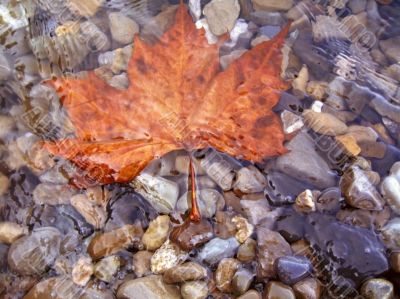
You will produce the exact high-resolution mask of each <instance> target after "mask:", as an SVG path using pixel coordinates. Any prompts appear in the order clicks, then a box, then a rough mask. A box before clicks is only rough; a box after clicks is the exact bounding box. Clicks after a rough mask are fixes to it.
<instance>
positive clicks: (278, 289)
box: [263, 281, 296, 299]
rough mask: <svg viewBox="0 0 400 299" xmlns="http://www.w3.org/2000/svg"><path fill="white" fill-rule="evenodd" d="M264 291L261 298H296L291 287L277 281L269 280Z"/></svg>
mask: <svg viewBox="0 0 400 299" xmlns="http://www.w3.org/2000/svg"><path fill="white" fill-rule="evenodd" d="M264 292H265V293H264V297H263V299H296V296H295V294H294V292H293V290H292V288H291V287H289V286H287V285H285V284H283V283H281V282H278V281H270V282H269V283H268V284H267V286H266V288H265V291H264Z"/></svg>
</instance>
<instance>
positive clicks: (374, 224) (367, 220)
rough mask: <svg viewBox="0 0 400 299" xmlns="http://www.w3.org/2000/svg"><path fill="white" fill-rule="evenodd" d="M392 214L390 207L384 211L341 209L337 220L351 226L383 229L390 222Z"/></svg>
mask: <svg viewBox="0 0 400 299" xmlns="http://www.w3.org/2000/svg"><path fill="white" fill-rule="evenodd" d="M390 214H391V213H390V209H389V207H385V208H384V209H383V210H382V211H367V210H360V209H341V210H340V211H339V212H338V213H337V214H336V218H337V219H338V220H340V221H341V222H343V223H347V224H350V225H356V226H361V227H365V228H376V229H381V228H382V227H383V226H384V225H385V224H386V223H387V222H388V221H389V218H390Z"/></svg>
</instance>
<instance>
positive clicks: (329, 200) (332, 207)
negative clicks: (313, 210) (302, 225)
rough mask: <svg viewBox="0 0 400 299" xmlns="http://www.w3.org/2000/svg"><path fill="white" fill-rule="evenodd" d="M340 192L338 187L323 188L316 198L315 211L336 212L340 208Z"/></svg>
mask: <svg viewBox="0 0 400 299" xmlns="http://www.w3.org/2000/svg"><path fill="white" fill-rule="evenodd" d="M341 201H342V194H341V191H340V189H339V188H336V187H332V188H327V189H325V190H324V191H323V192H322V193H321V195H319V196H318V198H317V200H316V207H317V211H319V212H321V213H332V214H333V213H336V212H337V211H338V210H339V209H340V203H341Z"/></svg>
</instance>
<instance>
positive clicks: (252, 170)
mask: <svg viewBox="0 0 400 299" xmlns="http://www.w3.org/2000/svg"><path fill="white" fill-rule="evenodd" d="M266 185H267V180H266V179H265V176H264V175H263V174H262V173H261V172H260V171H259V170H258V169H257V168H256V167H254V166H248V167H243V168H241V169H240V170H239V171H238V172H237V173H236V181H235V183H234V184H233V188H234V189H236V190H240V191H241V192H243V193H257V192H262V191H263V190H264V188H265V186H266Z"/></svg>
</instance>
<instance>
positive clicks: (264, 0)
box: [252, 0, 293, 11]
mask: <svg viewBox="0 0 400 299" xmlns="http://www.w3.org/2000/svg"><path fill="white" fill-rule="evenodd" d="M252 3H253V7H254V9H255V10H266V11H287V10H289V9H291V8H292V6H293V1H292V0H283V1H279V0H252Z"/></svg>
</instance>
